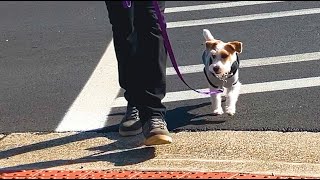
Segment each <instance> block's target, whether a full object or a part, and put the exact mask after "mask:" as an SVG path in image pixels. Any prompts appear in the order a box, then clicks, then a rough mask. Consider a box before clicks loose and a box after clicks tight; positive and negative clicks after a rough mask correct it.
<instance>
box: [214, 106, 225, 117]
mask: <svg viewBox="0 0 320 180" xmlns="http://www.w3.org/2000/svg"><path fill="white" fill-rule="evenodd" d="M221 114H223V109H222V108H218V109H215V110H213V115H214V116H217V115H221Z"/></svg>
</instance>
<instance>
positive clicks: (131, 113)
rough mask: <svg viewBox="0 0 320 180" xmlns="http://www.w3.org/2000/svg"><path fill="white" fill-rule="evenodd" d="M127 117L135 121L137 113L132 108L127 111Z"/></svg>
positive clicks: (136, 110) (135, 109)
mask: <svg viewBox="0 0 320 180" xmlns="http://www.w3.org/2000/svg"><path fill="white" fill-rule="evenodd" d="M127 112H128V113H129V114H127V117H128V118H130V119H137V118H138V117H139V111H138V109H137V108H136V107H132V108H131V110H129V109H128V111H127Z"/></svg>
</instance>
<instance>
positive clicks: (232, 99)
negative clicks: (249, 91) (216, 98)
mask: <svg viewBox="0 0 320 180" xmlns="http://www.w3.org/2000/svg"><path fill="white" fill-rule="evenodd" d="M240 87H241V83H240V82H238V83H237V84H235V85H233V86H232V87H230V88H227V98H226V112H227V114H228V115H231V116H233V115H234V114H235V113H236V103H237V101H238V97H239V94H240Z"/></svg>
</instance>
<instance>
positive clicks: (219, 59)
mask: <svg viewBox="0 0 320 180" xmlns="http://www.w3.org/2000/svg"><path fill="white" fill-rule="evenodd" d="M203 36H204V38H205V41H206V42H205V46H206V50H205V51H206V56H205V57H204V58H205V61H207V65H208V66H209V71H210V72H211V73H213V74H215V75H216V76H217V77H220V78H223V77H224V76H226V75H227V74H228V73H229V72H230V71H231V66H232V64H233V63H234V62H235V61H236V60H237V53H241V52H242V42H240V41H232V42H223V41H221V40H219V39H215V38H214V37H213V36H212V34H211V33H210V31H209V30H208V29H204V30H203Z"/></svg>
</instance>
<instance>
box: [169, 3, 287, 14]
mask: <svg viewBox="0 0 320 180" xmlns="http://www.w3.org/2000/svg"><path fill="white" fill-rule="evenodd" d="M277 2H284V1H238V2H227V3H216V4H202V5H193V6H181V7H171V8H166V9H165V13H166V14H168V13H175V12H186V11H198V10H206V9H221V8H231V7H239V6H250V5H258V4H269V3H277Z"/></svg>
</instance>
